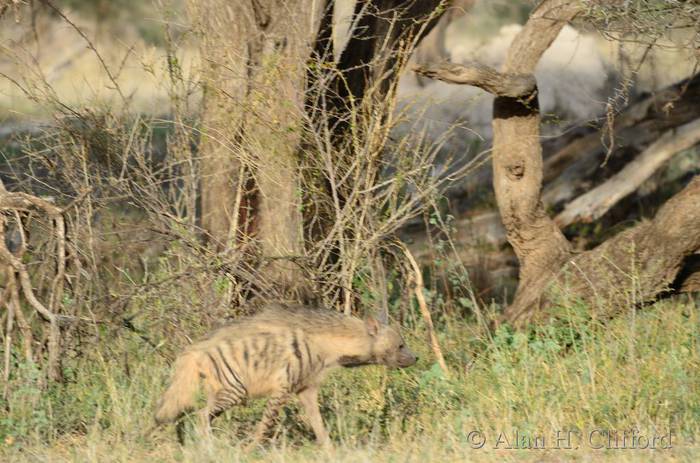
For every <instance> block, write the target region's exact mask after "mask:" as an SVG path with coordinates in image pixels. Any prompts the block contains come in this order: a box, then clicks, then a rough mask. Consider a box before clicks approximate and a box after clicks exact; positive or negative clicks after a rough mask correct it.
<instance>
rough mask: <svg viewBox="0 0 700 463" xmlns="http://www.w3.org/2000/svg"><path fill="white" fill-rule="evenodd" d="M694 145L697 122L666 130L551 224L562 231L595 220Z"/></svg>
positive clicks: (698, 133) (698, 135)
mask: <svg viewBox="0 0 700 463" xmlns="http://www.w3.org/2000/svg"><path fill="white" fill-rule="evenodd" d="M698 143H700V119H697V120H695V121H693V122H689V123H687V124H685V125H683V126H681V127H678V128H677V129H672V130H669V131H668V132H666V133H664V134H663V135H662V136H661V137H660V138H659V139H658V140H657V141H655V142H654V143H652V144H651V145H650V146H649V147H648V148H647V149H645V150H644V151H643V152H642V153H641V154H640V155H639V156H637V157H636V158H635V159H634V160H633V161H631V162H629V163H628V164H627V165H625V167H624V168H623V169H622V170H620V171H619V172H618V173H617V174H615V175H614V176H613V177H611V178H609V179H608V180H606V181H605V182H604V183H602V184H600V185H598V186H597V187H596V188H594V189H592V190H590V191H588V192H587V193H585V194H583V195H581V196H579V197H578V198H576V199H575V200H574V201H572V202H570V203H569V204H567V205H566V207H565V208H564V210H563V211H562V212H561V213H560V214H559V215H557V217H556V218H555V222H556V223H557V225H559V226H560V227H565V226H567V225H569V224H571V223H573V222H592V221H594V220H597V219H599V218H600V217H602V216H603V215H604V214H605V213H606V212H607V211H609V210H610V208H612V207H613V206H614V205H615V204H617V203H618V202H619V201H620V200H621V199H622V198H624V197H625V196H627V195H629V194H630V193H632V192H634V191H635V190H637V188H639V186H640V185H641V184H642V183H643V182H644V181H646V180H647V179H648V178H649V177H651V176H652V175H653V174H654V172H656V171H657V170H658V169H659V168H660V167H661V166H663V165H664V164H665V163H666V161H668V160H669V159H671V158H672V157H673V156H674V155H676V154H677V153H679V152H682V151H685V150H687V149H689V148H691V147H693V146H695V145H696V144H698Z"/></svg>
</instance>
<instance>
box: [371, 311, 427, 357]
mask: <svg viewBox="0 0 700 463" xmlns="http://www.w3.org/2000/svg"><path fill="white" fill-rule="evenodd" d="M365 325H366V327H367V333H369V335H370V336H372V337H373V338H374V343H373V344H372V356H373V357H374V359H375V360H376V362H377V363H378V364H380V365H386V366H388V367H391V368H405V367H410V366H411V365H413V364H415V363H416V361H417V360H418V357H417V356H416V354H414V353H413V352H411V350H410V349H409V348H408V346H407V345H406V343H405V342H404V340H403V338H402V337H401V334H400V333H399V331H398V330H397V329H396V328H394V327H393V326H390V325H388V324H386V323H380V322H379V321H377V320H376V319H375V318H374V317H372V316H369V317H367V319H366V320H365Z"/></svg>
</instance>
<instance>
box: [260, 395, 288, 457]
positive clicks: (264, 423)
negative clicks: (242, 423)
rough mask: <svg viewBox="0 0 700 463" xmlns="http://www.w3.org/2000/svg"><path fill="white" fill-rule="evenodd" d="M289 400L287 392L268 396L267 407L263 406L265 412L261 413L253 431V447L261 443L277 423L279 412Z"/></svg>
mask: <svg viewBox="0 0 700 463" xmlns="http://www.w3.org/2000/svg"><path fill="white" fill-rule="evenodd" d="M289 399H290V393H289V391H287V390H284V391H280V392H278V393H276V394H273V395H272V396H270V399H269V400H268V401H267V405H266V406H265V411H263V416H262V419H261V420H260V422H259V423H258V426H257V428H256V430H255V435H254V437H253V445H255V444H257V443H259V442H261V441H262V440H263V439H264V438H265V437H266V436H267V433H268V432H269V431H270V429H271V428H272V426H273V425H274V424H275V422H276V421H277V417H278V416H279V413H280V410H281V409H282V407H283V406H284V405H285V404H286V403H287V402H289Z"/></svg>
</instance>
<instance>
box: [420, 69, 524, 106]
mask: <svg viewBox="0 0 700 463" xmlns="http://www.w3.org/2000/svg"><path fill="white" fill-rule="evenodd" d="M413 71H414V72H415V73H417V74H420V75H422V76H425V77H430V78H432V79H437V80H441V81H443V82H447V83H450V84H461V85H472V86H474V87H479V88H481V89H483V90H486V91H487V92H489V93H492V94H494V95H496V96H508V97H512V98H519V97H523V96H527V95H530V94H531V93H532V92H534V91H535V89H536V87H537V81H536V80H535V76H533V75H532V74H511V73H501V72H498V71H497V70H495V69H494V68H492V67H490V66H486V65H485V64H481V63H477V62H474V61H470V62H467V63H464V64H455V63H447V62H446V63H441V64H427V65H424V66H415V67H414V68H413Z"/></svg>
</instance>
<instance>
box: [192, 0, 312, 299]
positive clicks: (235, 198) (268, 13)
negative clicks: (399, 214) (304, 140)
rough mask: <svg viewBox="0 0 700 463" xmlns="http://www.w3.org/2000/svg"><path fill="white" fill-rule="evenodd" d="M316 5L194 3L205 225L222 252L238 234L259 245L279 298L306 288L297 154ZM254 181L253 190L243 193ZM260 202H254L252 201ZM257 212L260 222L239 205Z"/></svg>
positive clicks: (255, 0)
mask: <svg viewBox="0 0 700 463" xmlns="http://www.w3.org/2000/svg"><path fill="white" fill-rule="evenodd" d="M318 3H319V2H315V1H313V0H295V1H281V0H251V1H250V2H233V3H231V2H225V1H221V0H209V1H208V2H206V3H204V4H203V5H200V2H194V1H193V2H191V9H192V10H193V12H194V13H195V14H194V17H196V18H201V20H200V21H201V29H200V30H201V32H202V34H203V42H202V44H203V45H202V58H203V61H204V62H205V63H206V68H205V80H204V81H205V89H206V90H205V91H206V93H205V99H206V101H205V111H204V115H203V117H202V120H203V135H204V136H203V141H202V146H201V156H202V195H201V198H202V226H203V228H205V230H206V231H207V232H208V233H209V235H210V236H211V237H212V239H213V241H214V242H215V243H216V244H217V247H218V248H219V249H222V248H227V247H230V246H231V245H232V244H233V243H232V241H235V238H236V236H237V235H239V237H240V234H241V232H242V234H243V235H244V236H243V238H248V237H252V238H255V239H256V241H257V242H258V244H259V251H260V254H261V258H262V259H261V262H262V264H263V271H262V276H263V278H264V279H265V280H267V282H269V283H271V284H273V285H274V286H276V287H278V288H279V289H281V292H282V293H285V292H288V291H290V290H291V291H294V292H296V290H297V289H299V287H300V286H303V283H302V281H303V279H302V277H301V274H300V268H299V267H298V266H297V265H295V264H294V263H293V260H294V259H295V258H297V257H299V256H301V255H302V254H303V241H302V236H303V235H302V229H301V227H302V222H301V201H300V194H299V184H298V178H299V175H298V168H297V159H296V156H297V150H298V149H299V145H300V141H301V132H302V130H301V129H302V121H303V101H304V89H305V87H304V86H305V65H306V61H307V59H308V57H309V55H310V52H311V45H312V43H313V39H314V36H315V33H316V30H317V26H318V18H319V14H318V13H319V11H318ZM247 175H250V178H252V180H253V182H252V183H253V185H254V186H253V188H254V191H252V192H251V191H245V189H244V187H245V183H249V182H241V180H245V179H246V178H247ZM253 195H254V196H253ZM243 198H247V199H248V201H247V203H248V204H251V205H252V204H254V205H255V210H253V211H249V212H250V213H251V214H247V215H246V217H248V216H251V215H252V216H254V223H252V224H251V223H249V224H247V225H246V224H244V223H240V222H241V221H242V220H241V218H242V216H241V215H240V211H239V205H241V204H245V203H246V201H243V200H242V199H243Z"/></svg>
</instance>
